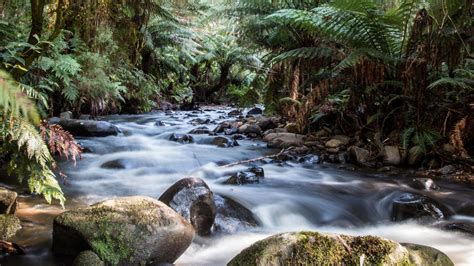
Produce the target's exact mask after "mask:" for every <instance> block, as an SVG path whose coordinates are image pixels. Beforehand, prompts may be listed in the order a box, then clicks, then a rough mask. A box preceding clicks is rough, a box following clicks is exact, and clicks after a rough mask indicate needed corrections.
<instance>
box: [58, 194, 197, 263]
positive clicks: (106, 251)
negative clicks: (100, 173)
mask: <svg viewBox="0 0 474 266" xmlns="http://www.w3.org/2000/svg"><path fill="white" fill-rule="evenodd" d="M193 237H194V229H193V227H192V226H191V224H189V223H188V222H187V221H186V220H185V219H184V218H183V217H181V216H180V215H179V214H177V213H176V212H175V211H174V210H172V209H171V208H169V207H168V206H166V205H165V204H164V203H162V202H160V201H157V200H155V199H153V198H149V197H140V196H136V197H124V198H117V199H114V200H107V201H103V202H100V203H96V204H94V205H91V206H90V207H87V208H81V209H76V210H72V211H67V212H64V213H62V214H61V215H59V216H58V217H56V218H55V220H54V225H53V251H54V252H55V253H57V254H64V255H72V256H77V255H78V254H79V253H80V252H81V251H84V250H92V251H93V252H94V253H96V254H97V255H98V256H99V257H100V258H101V259H102V260H103V261H104V262H105V263H107V264H113V265H117V264H121V265H124V264H127V265H128V264H149V263H173V262H174V261H175V260H176V259H177V258H178V257H179V256H180V255H181V254H182V253H183V252H184V251H185V250H186V249H187V248H188V246H189V245H190V244H191V242H192V239H193Z"/></svg>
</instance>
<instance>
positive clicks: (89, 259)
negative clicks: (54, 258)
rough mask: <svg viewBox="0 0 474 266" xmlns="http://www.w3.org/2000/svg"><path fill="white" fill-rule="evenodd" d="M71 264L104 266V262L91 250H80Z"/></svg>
mask: <svg viewBox="0 0 474 266" xmlns="http://www.w3.org/2000/svg"><path fill="white" fill-rule="evenodd" d="M72 265H73V266H104V265H105V263H104V262H103V261H102V260H101V259H100V258H99V256H97V254H95V253H94V252H93V251H91V250H86V251H82V252H81V253H79V255H77V257H76V258H75V259H74V262H73V263H72Z"/></svg>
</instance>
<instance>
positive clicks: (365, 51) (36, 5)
mask: <svg viewBox="0 0 474 266" xmlns="http://www.w3.org/2000/svg"><path fill="white" fill-rule="evenodd" d="M472 11H473V10H472V0H390V1H380V0H326V1H325V0H316V1H315V0H290V1H281V0H240V1H227V0H176V1H164V0H145V1H129V0H126V1H110V0H99V1H65V0H54V1H45V0H18V1H9V0H0V68H1V69H0V87H1V93H0V122H1V123H0V124H1V128H0V161H1V162H2V164H5V165H8V168H9V170H10V172H11V173H12V174H15V175H16V176H18V177H19V178H20V180H22V179H25V180H27V181H28V184H29V188H30V190H31V191H32V192H34V193H38V194H43V195H45V196H46V199H47V200H48V201H51V199H52V198H55V199H59V200H60V201H61V202H63V201H64V197H63V195H62V192H61V189H60V186H59V184H58V182H57V181H56V178H55V172H58V171H59V169H57V167H56V164H55V161H54V159H53V156H54V155H56V154H59V155H63V156H65V157H67V158H72V159H73V160H75V159H76V158H77V157H79V156H80V148H79V146H78V145H77V143H76V142H75V141H74V139H73V138H72V136H71V135H70V134H68V133H67V132H65V131H63V130H62V129H61V128H60V127H59V126H50V125H47V124H46V123H41V120H42V119H44V118H47V117H50V116H54V115H58V114H59V113H61V112H63V111H72V112H73V114H74V116H75V117H78V116H79V115H81V114H91V115H92V116H99V115H105V114H110V113H143V112H149V111H152V110H155V109H159V108H161V107H162V106H165V105H169V104H168V103H172V104H176V105H179V106H181V107H182V108H192V107H194V106H195V105H196V104H197V103H202V102H206V103H232V104H238V105H240V106H250V105H252V104H255V103H260V102H263V103H265V106H266V110H267V112H268V113H269V114H270V113H273V114H279V115H282V116H283V117H285V118H287V119H288V120H290V121H292V122H295V123H296V125H297V130H298V131H299V132H300V133H308V132H312V131H315V130H318V129H320V128H323V127H328V126H329V127H332V128H337V130H338V131H340V132H343V133H346V134H350V135H354V136H355V138H356V139H358V140H359V141H360V142H361V143H364V145H366V146H368V147H369V148H370V151H371V153H374V154H377V153H379V154H380V153H382V152H383V146H384V145H385V144H392V145H397V146H400V147H401V148H402V150H405V151H408V150H410V149H413V150H414V151H415V152H417V153H420V154H431V155H434V154H439V153H440V148H439V147H440V145H439V144H442V143H448V142H449V143H450V144H451V145H452V147H453V148H454V154H455V156H454V157H453V158H449V159H450V160H459V161H464V162H467V163H468V164H471V163H472V160H471V159H470V156H472V155H473V154H474V141H473V140H474V137H473V134H474V129H473V127H474V115H473V114H472V113H473V108H474V93H473V83H474V82H473V80H474V79H473V77H474V59H473V58H472V54H471V44H472V42H473V38H472V31H473V28H474V27H473V25H472Z"/></svg>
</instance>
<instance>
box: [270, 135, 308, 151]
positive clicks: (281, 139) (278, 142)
mask: <svg viewBox="0 0 474 266" xmlns="http://www.w3.org/2000/svg"><path fill="white" fill-rule="evenodd" d="M264 140H265V141H266V142H267V146H268V147H269V148H279V149H283V148H289V147H300V146H303V144H304V135H299V134H292V133H270V134H267V135H265V137H264Z"/></svg>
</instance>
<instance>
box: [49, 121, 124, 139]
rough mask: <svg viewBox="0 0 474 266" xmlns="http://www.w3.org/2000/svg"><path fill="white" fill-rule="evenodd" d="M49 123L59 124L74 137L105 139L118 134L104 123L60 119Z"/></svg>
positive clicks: (118, 131) (114, 127)
mask: <svg viewBox="0 0 474 266" xmlns="http://www.w3.org/2000/svg"><path fill="white" fill-rule="evenodd" d="M54 122H57V123H54ZM50 123H52V124H59V125H60V126H61V127H62V128H63V129H64V130H66V131H68V132H69V133H71V134H72V135H74V136H76V137H107V136H116V135H118V133H120V130H119V129H118V128H117V127H116V126H115V125H113V124H111V123H109V122H106V121H93V120H75V119H60V120H59V121H52V120H50Z"/></svg>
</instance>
